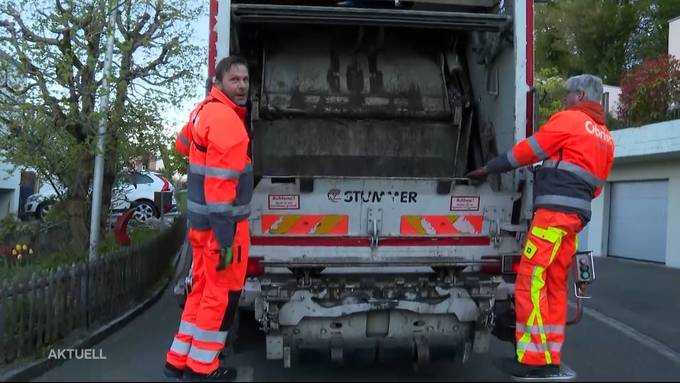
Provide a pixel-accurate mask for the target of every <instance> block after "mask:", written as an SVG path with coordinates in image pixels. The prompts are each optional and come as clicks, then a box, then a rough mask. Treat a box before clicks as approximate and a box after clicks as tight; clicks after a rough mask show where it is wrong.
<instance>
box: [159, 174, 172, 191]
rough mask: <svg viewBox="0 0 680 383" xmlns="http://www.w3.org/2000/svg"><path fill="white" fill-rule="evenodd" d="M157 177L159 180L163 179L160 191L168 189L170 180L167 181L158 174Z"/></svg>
mask: <svg viewBox="0 0 680 383" xmlns="http://www.w3.org/2000/svg"><path fill="white" fill-rule="evenodd" d="M158 178H160V179H161V181H163V188H162V189H161V191H162V192H167V191H170V182H168V180H167V179H166V178H165V177H163V176H161V175H159V176H158Z"/></svg>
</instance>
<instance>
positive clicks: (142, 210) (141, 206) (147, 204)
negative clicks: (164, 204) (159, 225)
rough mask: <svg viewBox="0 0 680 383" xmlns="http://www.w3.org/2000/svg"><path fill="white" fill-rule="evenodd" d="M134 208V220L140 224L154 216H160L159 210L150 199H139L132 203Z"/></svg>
mask: <svg viewBox="0 0 680 383" xmlns="http://www.w3.org/2000/svg"><path fill="white" fill-rule="evenodd" d="M132 208H133V209H134V211H135V212H134V215H133V220H134V221H135V222H136V223H138V224H145V223H147V222H148V221H149V220H151V219H152V218H156V217H158V210H157V209H156V206H154V204H153V202H151V201H148V200H145V199H143V200H138V201H135V203H134V204H133V205H132Z"/></svg>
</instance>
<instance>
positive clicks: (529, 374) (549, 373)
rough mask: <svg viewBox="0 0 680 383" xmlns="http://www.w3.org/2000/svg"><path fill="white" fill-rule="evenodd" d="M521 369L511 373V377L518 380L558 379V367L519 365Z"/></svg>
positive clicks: (551, 365)
mask: <svg viewBox="0 0 680 383" xmlns="http://www.w3.org/2000/svg"><path fill="white" fill-rule="evenodd" d="M520 366H522V367H519V368H517V369H516V370H515V371H513V373H512V376H513V377H514V378H519V379H537V380H543V379H555V378H559V377H560V376H561V375H560V366H556V365H553V364H549V365H546V366H528V365H520Z"/></svg>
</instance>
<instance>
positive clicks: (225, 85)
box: [216, 64, 250, 106]
mask: <svg viewBox="0 0 680 383" xmlns="http://www.w3.org/2000/svg"><path fill="white" fill-rule="evenodd" d="M216 85H217V87H218V88H219V89H220V90H221V91H222V92H224V94H226V95H227V97H229V98H230V99H231V101H233V102H234V103H235V104H236V105H240V106H244V105H245V104H246V102H247V101H248V88H249V87H250V78H249V77H248V68H247V67H246V66H245V65H241V64H236V65H232V66H231V68H229V70H228V71H227V72H226V73H225V74H224V77H222V81H221V82H218V83H216Z"/></svg>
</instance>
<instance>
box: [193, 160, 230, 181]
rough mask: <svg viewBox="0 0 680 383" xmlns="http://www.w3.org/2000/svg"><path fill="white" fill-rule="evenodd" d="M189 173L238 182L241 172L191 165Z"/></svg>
mask: <svg viewBox="0 0 680 383" xmlns="http://www.w3.org/2000/svg"><path fill="white" fill-rule="evenodd" d="M189 171H190V172H191V173H195V174H202V175H206V176H208V177H213V178H220V179H224V180H237V179H238V177H239V176H240V175H241V172H239V171H236V170H230V169H222V168H216V167H213V166H204V165H198V164H190V165H189Z"/></svg>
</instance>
